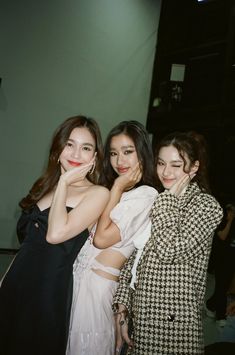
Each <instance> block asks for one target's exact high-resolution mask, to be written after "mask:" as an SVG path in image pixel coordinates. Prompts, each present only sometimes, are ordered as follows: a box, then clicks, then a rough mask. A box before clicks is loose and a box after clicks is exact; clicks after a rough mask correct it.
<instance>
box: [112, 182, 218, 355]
mask: <svg viewBox="0 0 235 355" xmlns="http://www.w3.org/2000/svg"><path fill="white" fill-rule="evenodd" d="M221 219H222V208H221V207H220V205H219V204H218V202H217V201H216V200H215V198H214V197H213V196H211V195H209V194H206V193H203V192H201V190H200V189H199V187H198V185H197V184H196V183H192V184H190V185H189V186H188V188H187V190H186V192H185V193H184V194H183V195H182V196H180V197H179V198H177V197H175V196H174V195H172V194H170V193H169V192H163V193H161V194H160V195H158V197H157V198H156V200H155V202H154V204H153V207H152V211H151V220H152V231H151V236H150V239H149V241H148V242H147V244H146V245H145V248H144V250H143V253H142V256H141V258H140V260H139V263H138V267H137V279H136V284H135V290H132V289H130V287H129V283H130V279H131V269H132V265H133V263H134V259H135V252H134V253H133V254H132V256H131V257H130V258H129V260H128V261H127V263H126V264H125V266H124V268H123V269H122V271H121V274H120V282H119V286H118V289H117V292H116V294H115V297H114V309H115V305H116V304H117V303H121V304H124V305H125V306H126V307H127V308H128V310H129V313H130V315H131V316H132V319H133V329H134V331H133V339H134V348H133V350H132V351H130V352H129V353H130V354H135V355H150V354H153V355H157V354H159V355H177V354H179V355H200V354H203V336H202V321H201V311H202V305H203V300H204V294H205V285H206V273H207V265H208V259H209V254H210V251H211V244H212V238H213V232H214V230H215V229H216V227H217V225H218V224H219V223H220V221H221Z"/></svg>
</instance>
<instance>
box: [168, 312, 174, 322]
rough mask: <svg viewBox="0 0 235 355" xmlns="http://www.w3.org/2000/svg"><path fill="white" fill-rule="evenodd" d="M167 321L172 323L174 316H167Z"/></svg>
mask: <svg viewBox="0 0 235 355" xmlns="http://www.w3.org/2000/svg"><path fill="white" fill-rule="evenodd" d="M167 320H168V321H169V322H173V321H174V320H175V315H174V314H169V316H167Z"/></svg>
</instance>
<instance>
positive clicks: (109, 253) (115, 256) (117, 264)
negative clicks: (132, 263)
mask: <svg viewBox="0 0 235 355" xmlns="http://www.w3.org/2000/svg"><path fill="white" fill-rule="evenodd" d="M95 259H96V261H98V263H100V264H102V265H103V266H105V267H110V268H114V269H118V270H120V269H121V268H122V266H123V265H124V263H125V262H126V260H127V258H126V257H125V256H124V255H123V254H122V253H120V252H119V251H116V250H112V249H105V250H102V251H101V252H100V253H99V254H98V255H97V256H96V258H95ZM92 271H94V272H95V273H96V274H97V275H100V276H102V277H104V278H106V279H109V280H113V281H118V276H116V275H113V274H111V273H109V272H107V271H104V270H101V269H99V268H92Z"/></svg>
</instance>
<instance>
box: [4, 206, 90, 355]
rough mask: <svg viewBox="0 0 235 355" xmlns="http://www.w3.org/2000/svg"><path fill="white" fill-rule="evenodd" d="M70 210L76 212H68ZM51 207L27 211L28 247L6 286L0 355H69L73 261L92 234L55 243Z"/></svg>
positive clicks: (21, 229)
mask: <svg viewBox="0 0 235 355" xmlns="http://www.w3.org/2000/svg"><path fill="white" fill-rule="evenodd" d="M68 210H70V208H68ZM48 214H49V208H48V209H46V210H44V211H40V209H39V208H38V206H37V205H35V206H34V207H33V208H32V209H31V210H30V211H28V212H26V211H23V212H22V215H21V217H20V219H19V221H18V224H17V233H18V236H19V238H20V239H21V240H23V243H22V245H21V248H20V250H19V252H18V253H17V255H16V257H15V259H14V262H13V264H12V265H11V267H10V269H9V271H8V272H7V274H6V276H5V278H4V279H3V282H2V286H1V287H0V354H1V355H21V354H24V355H64V354H65V352H66V342H67V334H68V328H69V317H70V307H71V301H72V288H73V263H74V261H75V258H76V256H77V254H78V253H79V251H80V249H81V248H82V246H83V244H84V243H85V241H86V239H87V238H88V235H89V233H88V230H85V231H83V232H82V233H81V234H79V235H78V236H76V237H74V238H72V239H70V240H68V241H66V242H64V243H60V244H54V245H53V244H49V243H48V242H47V241H46V231H47V222H48Z"/></svg>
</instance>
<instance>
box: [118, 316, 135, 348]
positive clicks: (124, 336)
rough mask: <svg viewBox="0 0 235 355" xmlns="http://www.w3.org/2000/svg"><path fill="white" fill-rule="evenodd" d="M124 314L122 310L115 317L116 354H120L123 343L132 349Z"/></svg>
mask: <svg viewBox="0 0 235 355" xmlns="http://www.w3.org/2000/svg"><path fill="white" fill-rule="evenodd" d="M125 314H126V311H125V310H124V311H121V312H120V313H118V314H117V315H116V350H115V353H116V354H118V353H120V352H121V348H122V346H123V344H124V342H125V343H127V345H128V347H129V348H132V347H133V341H132V340H131V339H130V337H129V334H128V322H127V320H126V316H125Z"/></svg>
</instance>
